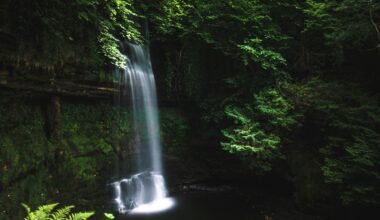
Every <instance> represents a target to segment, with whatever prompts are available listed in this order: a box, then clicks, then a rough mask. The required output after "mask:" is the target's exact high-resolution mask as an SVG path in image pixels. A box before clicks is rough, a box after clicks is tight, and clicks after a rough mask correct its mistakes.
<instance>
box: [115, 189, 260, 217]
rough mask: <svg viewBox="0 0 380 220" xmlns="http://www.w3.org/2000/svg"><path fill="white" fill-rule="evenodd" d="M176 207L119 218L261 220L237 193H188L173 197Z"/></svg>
mask: <svg viewBox="0 0 380 220" xmlns="http://www.w3.org/2000/svg"><path fill="white" fill-rule="evenodd" d="M173 199H174V200H175V201H176V204H175V206H174V207H172V208H171V209H169V210H166V211H164V212H160V213H153V214H129V215H128V214H127V215H123V216H118V217H117V218H116V219H119V220H127V219H130V220H134V219H136V220H138V219H142V220H145V219H146V220H150V219H151V220H227V219H228V220H235V219H236V220H256V219H257V220H259V219H263V218H262V217H260V215H259V214H258V213H257V212H255V211H254V210H253V209H252V208H251V207H249V206H248V205H247V204H246V203H245V202H244V201H243V200H242V199H240V198H239V197H237V196H235V195H229V194H217V193H188V194H183V195H180V196H177V197H173Z"/></svg>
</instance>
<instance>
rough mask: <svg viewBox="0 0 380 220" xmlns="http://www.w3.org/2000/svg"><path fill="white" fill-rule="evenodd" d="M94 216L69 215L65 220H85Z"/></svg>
mask: <svg viewBox="0 0 380 220" xmlns="http://www.w3.org/2000/svg"><path fill="white" fill-rule="evenodd" d="M93 215H94V212H78V213H73V214H71V215H70V216H69V217H68V218H67V220H87V219H89V218H90V217H91V216H93Z"/></svg>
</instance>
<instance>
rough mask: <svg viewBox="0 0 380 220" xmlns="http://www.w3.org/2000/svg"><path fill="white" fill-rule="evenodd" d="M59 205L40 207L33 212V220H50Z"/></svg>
mask: <svg viewBox="0 0 380 220" xmlns="http://www.w3.org/2000/svg"><path fill="white" fill-rule="evenodd" d="M57 205H58V203H54V204H49V205H43V206H40V207H38V209H37V210H36V211H34V212H33V214H34V216H33V217H34V219H31V220H41V219H48V218H49V216H50V214H51V212H52V211H53V209H54V208H55V207H56V206H57Z"/></svg>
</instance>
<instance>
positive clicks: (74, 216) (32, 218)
mask: <svg viewBox="0 0 380 220" xmlns="http://www.w3.org/2000/svg"><path fill="white" fill-rule="evenodd" d="M22 206H23V207H24V208H25V210H26V213H27V217H26V218H24V220H87V219H89V218H90V217H91V216H93V215H94V212H78V213H72V212H71V210H72V209H73V208H74V206H65V207H63V208H61V209H58V210H56V211H54V212H53V210H54V208H55V207H57V206H58V203H54V204H49V205H43V206H40V207H38V208H37V210H35V211H32V210H31V209H30V207H29V206H28V205H26V204H22Z"/></svg>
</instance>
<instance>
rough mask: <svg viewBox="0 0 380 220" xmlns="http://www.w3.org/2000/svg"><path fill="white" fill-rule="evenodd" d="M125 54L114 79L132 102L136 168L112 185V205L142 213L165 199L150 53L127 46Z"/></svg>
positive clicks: (141, 48)
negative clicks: (132, 172) (123, 67)
mask: <svg viewBox="0 0 380 220" xmlns="http://www.w3.org/2000/svg"><path fill="white" fill-rule="evenodd" d="M125 52H126V54H127V56H128V59H126V63H125V64H126V65H125V66H126V68H125V70H119V71H118V72H117V77H119V81H120V84H121V85H122V87H121V93H122V96H123V94H124V95H125V94H127V95H129V97H130V98H131V102H132V105H131V106H132V112H133V129H134V135H133V143H134V148H135V149H136V168H135V174H134V175H132V176H129V177H128V178H124V179H121V180H119V181H116V182H114V183H112V186H113V188H114V192H115V198H114V201H115V203H116V205H117V209H118V211H119V212H121V213H126V212H130V211H133V210H141V209H144V207H146V206H147V205H149V204H155V205H154V206H155V208H157V201H161V200H162V201H164V200H165V197H166V196H167V191H166V186H165V180H164V178H163V176H162V162H161V146H160V137H159V133H160V131H159V124H158V113H157V97H156V85H155V80H154V75H153V71H152V66H151V62H150V56H149V50H148V48H147V47H145V46H140V45H134V44H127V47H126V48H125ZM123 88H127V91H124V89H123ZM161 205H162V203H161ZM162 208H164V207H162Z"/></svg>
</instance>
